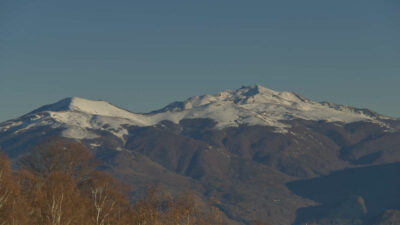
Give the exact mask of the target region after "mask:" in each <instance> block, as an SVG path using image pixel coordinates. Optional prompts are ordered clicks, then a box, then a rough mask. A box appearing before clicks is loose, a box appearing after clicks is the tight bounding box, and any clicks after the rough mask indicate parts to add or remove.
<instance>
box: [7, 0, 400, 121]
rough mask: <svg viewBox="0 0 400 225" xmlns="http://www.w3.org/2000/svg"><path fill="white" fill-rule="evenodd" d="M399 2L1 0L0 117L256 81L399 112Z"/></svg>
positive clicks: (143, 103) (148, 102)
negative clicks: (63, 103) (67, 102)
mask: <svg viewBox="0 0 400 225" xmlns="http://www.w3.org/2000/svg"><path fill="white" fill-rule="evenodd" d="M399 12H400V1H398V0H391V1H385V0H375V1H369V0H359V1H355V0H335V1H327V0H326V1H324V0H312V1H311V0H301V1H299V0H276V1H267V0H263V1H250V0H247V1H243V0H241V1H237V0H212V1H211V0H201V1H188V0H185V1H183V0H182V1H174V0H168V1H165V0H158V1H117V0H115V1H109V0H107V1H105V0H79V1H78V0H68V1H54V0H48V1H43V0H34V1H32V0H25V1H24V0H21V1H16V0H2V1H0V121H4V120H7V119H11V118H14V117H17V116H20V115H22V114H24V113H26V112H28V111H31V110H33V109H35V108H37V107H39V106H41V105H43V104H48V103H52V102H55V101H58V100H59V99H62V98H64V97H68V96H80V97H85V98H90V99H103V100H107V101H109V102H111V103H113V104H115V105H117V106H121V107H123V108H126V109H129V110H131V111H134V112H146V111H150V110H155V109H158V108H161V107H162V106H164V105H166V104H168V103H170V102H172V101H175V100H183V99H185V98H187V97H190V96H194V95H201V94H206V93H216V92H218V91H221V90H224V89H236V88H239V87H240V86H242V85H251V84H260V85H263V86H265V87H267V88H271V89H274V90H278V91H282V90H287V91H294V92H297V93H299V94H301V95H303V96H305V97H307V98H310V99H313V100H318V101H322V100H327V101H333V102H336V103H342V104H349V105H353V106H357V107H366V108H370V109H372V110H375V111H378V112H380V113H383V114H387V115H391V116H395V117H400V88H399V84H400V13H399Z"/></svg>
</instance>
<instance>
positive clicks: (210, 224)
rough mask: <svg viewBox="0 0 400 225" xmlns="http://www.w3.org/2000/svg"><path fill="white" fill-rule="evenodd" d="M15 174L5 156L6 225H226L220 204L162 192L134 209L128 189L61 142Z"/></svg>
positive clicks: (0, 224)
mask: <svg viewBox="0 0 400 225" xmlns="http://www.w3.org/2000/svg"><path fill="white" fill-rule="evenodd" d="M20 165H21V169H20V170H19V171H17V173H16V174H13V173H12V171H11V168H10V162H9V160H8V159H7V158H6V157H5V156H3V155H0V225H28V224H29V225H30V224H41V225H81V224H85V225H225V224H227V223H226V222H225V220H224V219H223V217H222V213H221V211H220V210H219V209H218V207H217V205H218V204H217V203H216V202H215V201H213V200H209V201H208V204H204V203H203V202H204V201H202V200H201V199H200V198H198V197H196V196H195V195H194V194H193V193H189V192H187V193H183V194H181V195H179V196H177V197H172V196H171V195H170V194H169V193H166V192H163V191H161V190H160V189H157V188H149V189H148V191H147V193H146V195H145V196H144V197H143V198H142V199H140V200H138V201H136V202H135V203H134V204H130V202H129V200H128V198H127V196H128V194H127V193H128V189H127V188H126V186H124V185H122V184H121V183H120V182H118V181H117V180H115V179H114V178H113V177H112V176H111V175H110V174H108V173H105V172H101V171H96V170H95V160H94V156H93V154H92V153H91V152H90V151H89V150H88V149H87V148H86V147H84V146H82V145H81V144H79V143H74V142H70V141H65V140H61V139H57V140H54V141H51V142H47V143H45V144H43V145H40V146H39V147H37V148H35V149H34V150H33V151H32V153H31V154H30V155H27V156H25V157H23V158H22V160H21V162H20Z"/></svg>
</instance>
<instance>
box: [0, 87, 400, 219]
mask: <svg viewBox="0 0 400 225" xmlns="http://www.w3.org/2000/svg"><path fill="white" fill-rule="evenodd" d="M399 124H400V122H399V120H397V119H393V118H389V117H385V116H382V115H379V114H377V113H374V112H371V111H369V110H367V109H357V108H353V107H350V106H343V105H337V104H334V103H318V102H314V101H311V100H308V99H306V98H304V97H301V96H299V95H297V94H295V93H291V92H276V91H273V90H269V89H266V88H263V87H261V86H249V87H242V88H240V89H238V90H233V91H229V90H228V91H223V92H220V93H218V94H215V95H204V96H199V97H192V98H189V99H187V100H185V101H182V102H175V103H172V104H170V105H168V106H166V107H165V108H163V109H160V110H157V111H153V112H150V113H146V114H138V113H132V112H129V111H127V110H124V109H121V108H118V107H115V106H113V105H111V104H110V103H107V102H104V101H93V100H87V99H82V98H76V97H73V98H67V99H64V100H61V101H59V102H57V103H55V104H50V105H46V106H43V107H40V108H38V109H37V110H34V111H32V112H30V113H28V114H26V115H24V116H22V117H20V118H16V119H14V120H10V121H6V122H4V123H1V124H0V147H1V148H2V149H3V150H4V152H6V154H8V155H9V156H10V157H11V159H12V160H17V159H18V157H20V156H21V155H23V154H26V153H27V152H29V149H30V148H31V147H33V146H35V145H36V144H37V143H39V142H42V141H46V140H48V139H51V138H53V137H60V136H61V137H65V138H70V139H74V140H77V141H80V142H82V143H84V144H85V145H87V146H88V147H90V148H91V149H92V150H93V152H94V153H95V154H96V156H97V157H98V158H100V159H102V160H103V162H104V164H103V168H104V169H106V170H108V171H110V172H112V173H113V174H114V175H115V176H117V177H119V178H120V179H122V180H124V181H125V182H128V183H130V184H132V185H133V186H134V188H135V190H137V191H138V193H140V190H142V189H143V188H144V187H145V186H146V185H154V184H162V185H163V186H165V187H167V188H168V189H169V190H171V191H172V192H173V193H176V192H181V191H185V190H188V189H189V190H193V191H194V192H196V193H197V194H198V195H200V196H201V197H202V198H203V199H207V198H210V197H212V198H214V199H216V200H218V202H219V203H218V207H219V208H220V209H221V210H222V211H223V212H224V213H225V214H226V215H227V216H228V217H229V218H230V219H232V220H233V221H236V223H237V224H249V223H250V222H251V221H253V220H254V219H264V220H268V221H271V222H272V224H277V225H281V224H282V225H289V224H293V223H299V224H300V223H301V222H304V223H309V222H310V221H326V220H325V219H326V218H314V217H313V215H311V216H310V215H309V214H307V212H315V210H314V209H316V210H317V211H318V212H319V213H318V214H319V215H327V217H329V218H328V219H332V218H331V217H341V216H343V215H344V214H343V213H342V212H343V211H346V210H345V209H346V207H349V206H351V207H353V206H355V209H359V206H360V202H359V201H358V199H364V200H365V204H364V203H363V204H361V206H362V208H363V209H364V208H366V210H368V208H370V209H371V206H370V204H371V202H373V199H372V198H371V197H370V195H369V192H362V193H358V192H357V190H362V189H359V188H352V189H349V193H346V196H344V197H345V199H343V202H336V201H334V200H332V201H330V200H329V201H325V200H324V199H330V198H329V196H330V195H331V194H332V192H331V191H330V192H329V191H327V192H325V191H324V190H313V186H312V185H306V186H307V192H303V191H301V190H300V191H299V190H298V189H296V187H293V186H291V185H290V184H291V183H293V182H295V184H298V183H296V182H299V181H304V180H305V181H304V182H307V180H309V179H310V178H317V177H323V179H322V180H325V179H327V180H328V181H330V182H331V179H333V181H335V180H340V181H341V180H348V177H347V176H348V173H347V172H345V173H336V172H335V171H338V170H345V171H347V170H350V172H349V173H350V174H351V173H353V172H352V171H353V170H351V169H353V168H359V167H365V168H369V167H371V171H376V170H375V169H374V168H377V167H376V166H377V165H386V164H388V163H396V162H400V154H399V153H398V152H399V151H398V149H400V144H399V143H400V142H399V141H398V140H400V139H399V138H398V137H400V132H399V131H398V127H399ZM374 166H375V167H374ZM385 168H386V167H385ZM387 168H391V167H390V166H389V167H387ZM367 171H369V170H368V169H367ZM332 173H334V174H336V175H335V176H330V175H329V174H332ZM363 174H364V173H363ZM376 174H378V173H374V174H373V175H371V177H368V176H366V177H363V182H364V183H368V182H367V180H368V181H371V183H373V182H374V180H379V179H378V178H379V177H375V176H377V175H376ZM364 178H365V179H367V180H364ZM288 184H289V185H288ZM300 184H301V182H300ZM306 184H308V183H306ZM339 185H340V184H339ZM334 190H336V189H334ZM338 190H339V189H338ZM340 190H341V189H340ZM350 192H354V193H350ZM309 193H318V195H319V196H317V197H315V196H313V195H311V194H309ZM352 194H354V196H358V197H356V198H354V197H352ZM399 194H400V193H399ZM347 195H348V196H347ZM321 199H322V200H321ZM354 199H355V200H354ZM371 199H372V200H371ZM385 199H389V196H385ZM342 203H343V204H342ZM318 205H321V206H318ZM389 206H392V205H385V202H383V203H382V204H381V205H380V207H379V208H378V209H374V208H373V210H372V211H370V212H371V213H369V214H368V219H369V218H373V217H375V216H378V215H377V214H379V213H383V211H382V210H386V208H385V207H389ZM353 208H354V207H353ZM321 210H322V211H321ZM324 210H327V211H326V212H325V211H324ZM355 211H357V210H355ZM381 211H382V212H381ZM363 215H364V214H357V215H353V217H357V218H355V220H357V221H362V220H363V219H365V218H367V217H365V218H364V217H363ZM314 216H315V215H314ZM353 217H351V218H353ZM358 217H362V218H358ZM333 220H334V221H337V218H333ZM350 224H351V223H350ZM324 225H326V224H324Z"/></svg>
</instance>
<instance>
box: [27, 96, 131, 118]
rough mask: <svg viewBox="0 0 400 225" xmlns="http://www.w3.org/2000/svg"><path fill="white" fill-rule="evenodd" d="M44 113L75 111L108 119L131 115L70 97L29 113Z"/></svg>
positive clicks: (100, 103)
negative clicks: (107, 117)
mask: <svg viewBox="0 0 400 225" xmlns="http://www.w3.org/2000/svg"><path fill="white" fill-rule="evenodd" d="M44 111H51V112H61V111H75V112H82V113H87V114H91V115H100V116H110V117H131V116H132V114H133V113H131V112H129V111H127V110H124V109H121V108H118V107H116V106H114V105H112V104H110V103H108V102H106V101H101V100H89V99H85V98H79V97H70V98H65V99H62V100H60V101H58V102H56V103H54V104H51V105H45V106H43V107H40V108H39V109H37V110H35V111H33V112H31V113H30V114H32V113H38V112H44Z"/></svg>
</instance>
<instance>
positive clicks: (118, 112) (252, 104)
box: [0, 85, 389, 139]
mask: <svg viewBox="0 0 400 225" xmlns="http://www.w3.org/2000/svg"><path fill="white" fill-rule="evenodd" d="M197 118H206V119H212V120H214V121H215V122H216V125H215V128H216V129H223V128H226V127H237V126H240V125H248V126H252V125H261V126H270V127H273V128H274V129H275V131H276V132H281V133H282V132H283V133H284V132H287V131H288V129H289V128H290V125H288V123H287V122H286V121H290V120H293V119H302V120H313V121H320V120H322V121H326V122H340V123H352V122H357V121H370V122H373V123H378V124H381V125H382V126H386V125H385V123H384V120H385V119H389V118H388V117H384V116H381V115H378V114H376V113H372V112H370V111H368V110H361V109H356V108H352V107H348V106H341V105H336V104H333V103H319V102H314V101H311V100H308V99H306V98H304V97H302V96H299V95H297V94H295V93H292V92H278V91H274V90H270V89H267V88H265V87H262V86H259V85H254V86H244V87H241V88H239V89H237V90H226V91H222V92H219V93H217V94H215V95H203V96H195V97H191V98H189V99H187V100H185V101H182V102H174V103H172V104H169V105H168V106H166V107H165V108H163V109H161V110H158V111H153V112H150V113H146V114H138V113H132V112H129V111H127V110H124V109H121V108H119V107H116V106H114V105H112V104H110V103H108V102H105V101H94V100H88V99H84V98H78V97H72V98H66V99H63V100H61V101H59V102H56V103H54V104H50V105H45V106H42V107H40V108H38V109H36V110H34V111H32V112H30V113H28V114H26V115H25V116H23V117H21V118H19V119H15V120H11V121H7V122H5V123H2V124H0V131H7V130H14V131H17V130H19V132H21V131H23V130H26V129H27V128H29V127H38V126H44V125H51V126H52V127H60V128H63V129H64V133H63V134H64V136H66V137H70V138H80V139H82V138H93V137H95V136H96V135H92V134H91V133H92V132H91V130H104V131H108V132H111V133H112V134H113V135H115V136H117V137H120V138H123V136H124V135H125V134H127V130H126V127H127V126H153V125H156V124H158V123H159V122H161V121H172V122H174V123H179V122H180V121H181V120H183V119H197ZM21 129H22V130H21Z"/></svg>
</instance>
